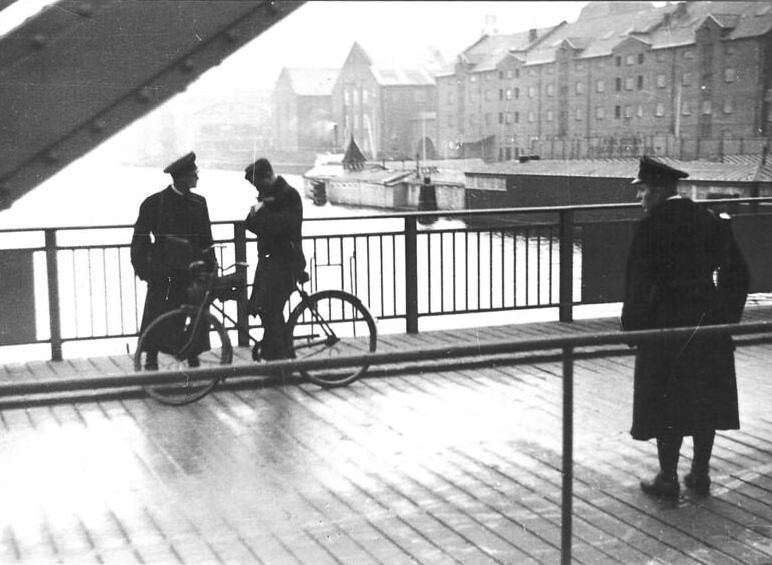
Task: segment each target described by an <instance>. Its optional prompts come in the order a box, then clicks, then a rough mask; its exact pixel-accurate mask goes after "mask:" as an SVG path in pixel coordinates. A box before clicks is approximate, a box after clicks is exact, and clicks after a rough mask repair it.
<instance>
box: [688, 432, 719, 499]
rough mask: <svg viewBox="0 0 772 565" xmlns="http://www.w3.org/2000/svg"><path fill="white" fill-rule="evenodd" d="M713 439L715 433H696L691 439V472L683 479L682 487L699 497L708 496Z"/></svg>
mask: <svg viewBox="0 0 772 565" xmlns="http://www.w3.org/2000/svg"><path fill="white" fill-rule="evenodd" d="M715 437H716V432H715V431H710V432H701V433H696V434H694V436H693V437H692V440H693V441H694V457H693V458H692V470H691V472H689V473H688V474H687V475H686V476H685V477H684V485H686V488H688V489H691V490H693V491H694V493H695V494H698V495H700V496H706V495H708V494H710V455H711V453H712V452H713V440H714V439H715Z"/></svg>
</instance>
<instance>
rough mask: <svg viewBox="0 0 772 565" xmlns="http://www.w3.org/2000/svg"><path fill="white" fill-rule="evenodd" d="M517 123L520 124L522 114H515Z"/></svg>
mask: <svg viewBox="0 0 772 565" xmlns="http://www.w3.org/2000/svg"><path fill="white" fill-rule="evenodd" d="M515 123H516V124H519V123H520V112H515Z"/></svg>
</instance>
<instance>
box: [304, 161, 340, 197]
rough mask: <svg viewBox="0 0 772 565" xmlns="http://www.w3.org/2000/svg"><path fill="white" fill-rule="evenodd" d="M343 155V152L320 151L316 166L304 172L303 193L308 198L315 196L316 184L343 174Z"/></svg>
mask: <svg viewBox="0 0 772 565" xmlns="http://www.w3.org/2000/svg"><path fill="white" fill-rule="evenodd" d="M343 157H344V154H343V153H320V154H318V155H317V156H316V159H315V160H314V166H313V167H312V168H310V169H308V170H307V171H306V172H305V173H303V193H304V194H305V195H306V197H307V198H311V199H313V198H314V197H315V195H314V187H315V186H317V187H318V186H319V184H320V183H321V184H324V183H325V182H326V181H327V180H329V179H331V178H333V177H336V176H338V175H341V174H343V172H344V168H343ZM317 190H318V189H317ZM317 196H318V195H317Z"/></svg>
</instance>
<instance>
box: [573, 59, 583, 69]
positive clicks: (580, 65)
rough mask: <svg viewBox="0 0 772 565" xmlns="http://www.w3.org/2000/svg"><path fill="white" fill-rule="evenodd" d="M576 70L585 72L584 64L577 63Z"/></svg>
mask: <svg viewBox="0 0 772 565" xmlns="http://www.w3.org/2000/svg"><path fill="white" fill-rule="evenodd" d="M574 70H575V71H582V70H584V63H582V62H581V61H576V62H575V63H574Z"/></svg>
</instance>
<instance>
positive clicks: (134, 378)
mask: <svg viewBox="0 0 772 565" xmlns="http://www.w3.org/2000/svg"><path fill="white" fill-rule="evenodd" d="M771 332H772V321H771V322H754V323H747V324H721V325H713V326H702V327H699V328H694V327H683V328H669V329H658V330H640V331H631V332H618V331H617V332H605V333H581V334H576V335H572V336H560V337H547V338H539V339H522V340H514V341H513V340H497V341H485V342H479V343H474V344H471V345H450V346H434V347H425V348H419V349H412V350H404V351H391V352H383V353H367V354H361V355H350V356H341V357H335V358H325V359H302V360H282V361H270V362H266V363H256V364H247V365H221V366H219V367H216V368H197V369H189V370H186V371H185V374H186V375H187V376H188V378H189V379H190V380H191V381H201V380H209V379H213V378H232V377H245V376H257V375H261V374H268V373H275V372H279V371H293V372H294V371H298V370H311V369H332V368H341V367H351V366H356V365H363V364H368V365H385V364H390V363H406V362H415V361H427V360H436V359H438V358H441V357H442V358H448V357H474V356H480V355H494V354H512V353H521V352H525V351H536V350H552V349H562V348H565V347H590V346H600V345H615V344H616V345H618V344H633V343H635V344H637V343H648V342H653V341H664V340H667V339H673V338H678V337H688V336H692V335H693V336H700V337H706V336H719V335H748V334H762V333H771ZM179 374H180V372H179V371H157V372H142V373H134V372H132V373H126V374H118V375H105V376H101V377H85V378H76V379H66V380H64V379H56V380H41V381H37V382H24V383H1V384H0V398H2V397H8V396H19V395H25V394H50V393H54V392H72V391H76V390H87V389H93V388H116V387H127V386H147V385H159V384H164V383H167V382H172V381H174V380H175V379H178V378H179Z"/></svg>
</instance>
